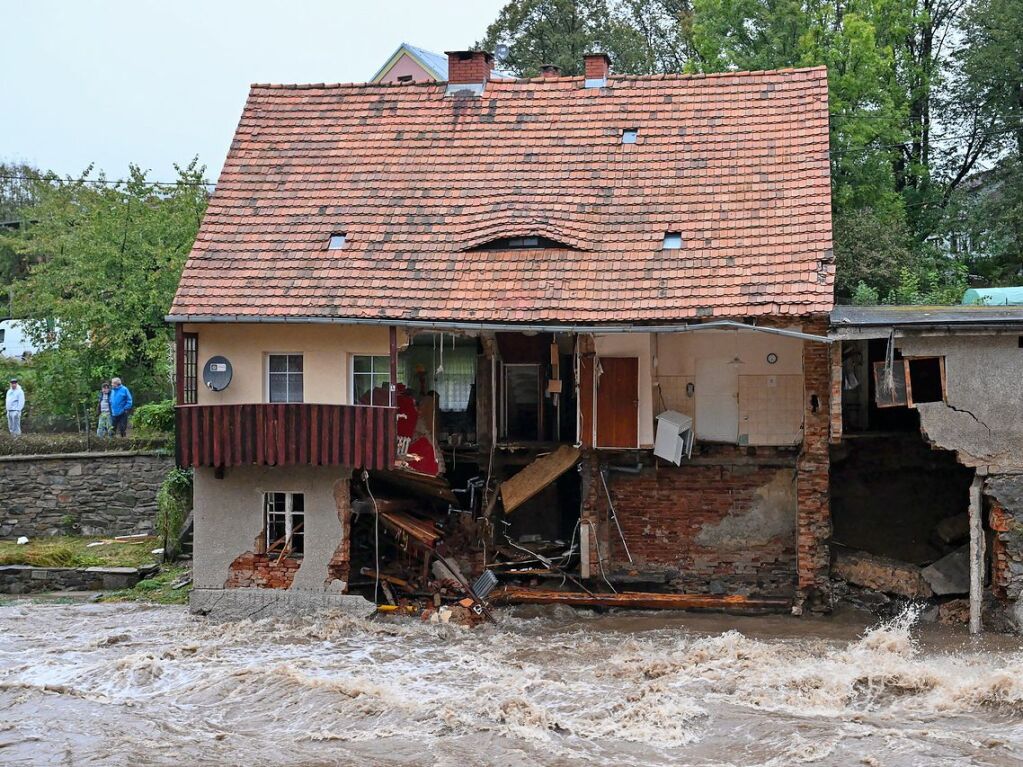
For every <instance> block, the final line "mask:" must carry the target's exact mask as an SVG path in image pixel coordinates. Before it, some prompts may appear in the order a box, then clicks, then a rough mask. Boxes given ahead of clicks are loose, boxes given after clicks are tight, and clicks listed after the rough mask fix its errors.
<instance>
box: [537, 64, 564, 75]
mask: <svg viewBox="0 0 1023 767" xmlns="http://www.w3.org/2000/svg"><path fill="white" fill-rule="evenodd" d="M540 76H541V77H561V67H558V66H555V65H554V64H544V65H543V66H542V67H540Z"/></svg>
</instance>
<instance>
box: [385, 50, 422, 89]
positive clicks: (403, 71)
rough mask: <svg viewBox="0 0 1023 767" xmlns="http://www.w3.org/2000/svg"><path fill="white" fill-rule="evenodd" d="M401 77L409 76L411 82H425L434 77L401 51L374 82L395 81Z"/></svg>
mask: <svg viewBox="0 0 1023 767" xmlns="http://www.w3.org/2000/svg"><path fill="white" fill-rule="evenodd" d="M402 77H411V78H412V82H416V83H425V82H430V81H432V80H434V79H436V78H434V76H433V75H432V74H430V73H429V72H427V71H426V70H425V69H423V67H421V66H420V65H419V64H418V63H417V62H416V60H415V59H413V58H412V57H411V56H409V55H408V54H407V53H404V52H403V53H402V54H401V56H399V57H398V59H397V60H396V61H395V62H394V64H392V65H391V68H390V69H388V70H387V72H385V73H384V74H383V75H382V76H381V77H380V79H379V80H377V81H376V82H380V83H396V82H398V80H399V79H400V78H402Z"/></svg>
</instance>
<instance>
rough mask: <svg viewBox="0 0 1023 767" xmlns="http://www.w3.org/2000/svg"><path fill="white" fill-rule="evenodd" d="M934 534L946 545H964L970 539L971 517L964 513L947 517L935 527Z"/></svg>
mask: <svg viewBox="0 0 1023 767" xmlns="http://www.w3.org/2000/svg"><path fill="white" fill-rule="evenodd" d="M934 533H935V534H936V535H937V536H938V538H940V539H941V540H942V541H943V542H944V543H948V544H954V543H962V542H963V541H965V540H966V539H967V538H969V537H970V515H969V514H967V513H966V512H963V513H962V514H956V515H955V516H954V517H946V518H945V519H943V520H941V521H940V522H939V523H938V524H937V525H936V526H935V528H934Z"/></svg>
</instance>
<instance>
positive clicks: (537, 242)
mask: <svg viewBox="0 0 1023 767" xmlns="http://www.w3.org/2000/svg"><path fill="white" fill-rule="evenodd" d="M530 248H569V249H572V250H574V249H575V248H572V246H571V245H566V244H565V243H563V242H558V241H557V240H552V239H551V238H550V237H541V236H540V235H529V236H526V237H500V238H498V239H496V240H491V241H490V242H487V243H485V244H483V245H480V246H478V248H477V250H526V249H530Z"/></svg>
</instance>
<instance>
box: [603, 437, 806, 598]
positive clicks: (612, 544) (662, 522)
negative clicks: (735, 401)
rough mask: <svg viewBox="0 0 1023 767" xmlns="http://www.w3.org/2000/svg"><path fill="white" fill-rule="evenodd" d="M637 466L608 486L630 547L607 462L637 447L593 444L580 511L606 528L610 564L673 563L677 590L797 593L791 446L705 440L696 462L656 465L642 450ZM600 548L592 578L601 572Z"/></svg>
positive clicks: (666, 567)
mask: <svg viewBox="0 0 1023 767" xmlns="http://www.w3.org/2000/svg"><path fill="white" fill-rule="evenodd" d="M641 456H642V460H643V468H642V470H641V472H640V473H639V474H628V473H622V472H611V474H610V476H609V478H608V490H609V491H610V494H611V498H612V501H613V502H614V506H615V509H616V510H617V513H618V520H619V522H620V524H621V526H622V531H623V533H624V535H625V539H626V541H627V542H628V545H629V552H630V553H631V554H632V557H633V560H634V561H633V563H631V564H630V563H629V560H628V557H627V555H626V552H625V548H624V546H623V544H622V542H621V537H620V536H619V534H618V530H617V528H616V527H615V525H614V523H613V522H609V521H608V517H609V514H608V507H607V500H606V495H605V491H604V485H603V484H602V482H601V477H600V474H599V467H600V465H601V463H605V464H606V463H607V462H609V461H610V463H612V464H618V463H621V464H623V465H624V464H626V463H628V462H635V460H636V454H635V453H629V454H614V453H608V452H607V451H601V452H599V453H598V452H594V451H589V452H587V454H586V456H585V457H584V461H585V463H584V467H583V492H584V496H583V497H584V504H583V516H584V519H585V520H588V521H592V522H594V523H595V526H596V527H597V529H598V531H599V541H600V551H601V554H603V555H604V567H605V569H606V570H608V571H609V572H621V571H625V572H628V571H630V570H635V571H639V572H659V571H666V572H667V573H668V576H669V579H670V582H671V584H672V586H673V587H674V588H676V589H677V590H679V591H685V592H689V593H708V592H712V591H715V590H718V591H720V590H725V591H728V592H730V593H753V594H760V595H777V596H792V595H793V594H794V591H795V586H796V509H795V488H794V486H793V485H794V475H795V463H796V458H795V455H794V454H793V452H792V451H785V450H783V449H774V448H758V449H756V450H752V449H748V448H738V447H731V446H717V445H714V446H704V447H703V448H702V449H701V454H700V455H698V456H694V461H693V462H691V463H687V464H684V465H682V466H671V465H667V464H665V463H664V462H663V461H662V462H660V464H659V465H656V466H655V461H654V459H653V458H652V456H651V455H650V454H649V453H643V454H641ZM595 549H596V547H595V546H593V547H591V561H593V562H594V565H593V568H592V569H593V572H592V573H591V576H592V577H599V569H598V567H597V565H596V550H595Z"/></svg>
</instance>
